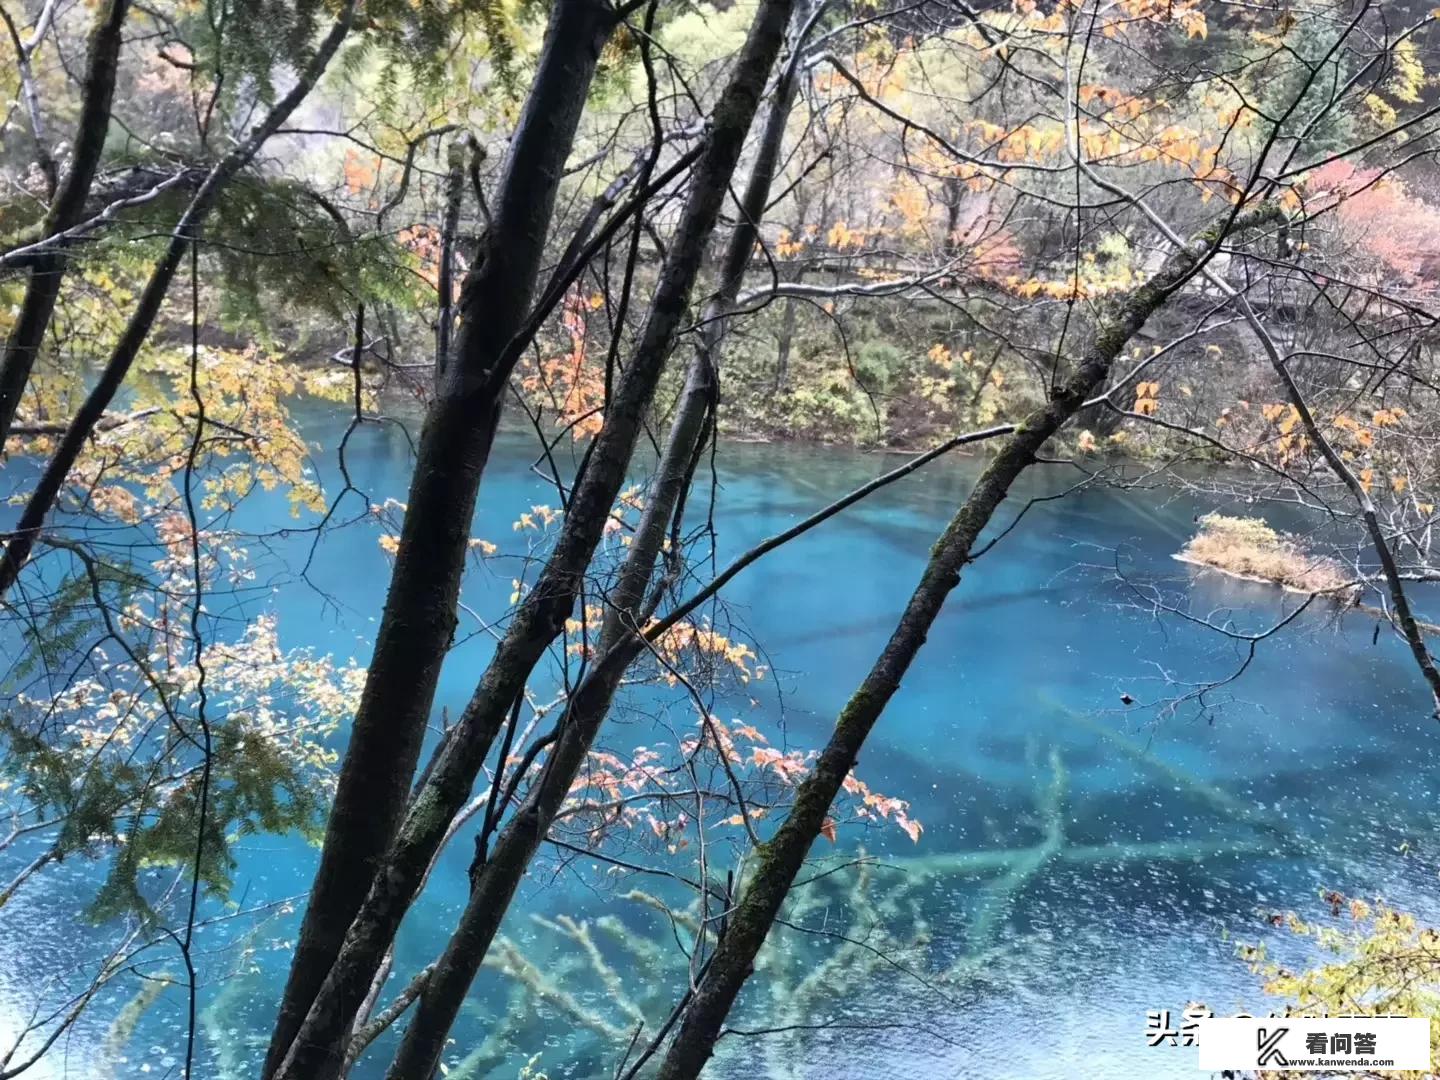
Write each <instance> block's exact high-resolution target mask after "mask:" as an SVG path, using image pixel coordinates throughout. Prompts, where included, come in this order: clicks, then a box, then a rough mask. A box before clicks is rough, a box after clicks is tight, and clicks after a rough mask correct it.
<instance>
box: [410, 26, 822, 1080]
mask: <svg viewBox="0 0 1440 1080" xmlns="http://www.w3.org/2000/svg"><path fill="white" fill-rule="evenodd" d="M788 2H789V0H786V3H787V4H788ZM776 6H777V7H778V6H779V5H776ZM759 18H760V19H762V20H764V21H766V22H770V21H772V20H775V21H777V22H778V20H779V19H780V18H781V15H780V13H779V12H775V13H773V14H772V13H767V12H763V11H762V13H761V15H760V16H759ZM766 34H767V36H768V34H769V31H767V32H766ZM752 43H753V44H755V45H756V47H757V48H760V47H763V48H765V49H767V50H771V53H770V54H771V56H772V57H773V46H771V45H769V44H768V43H764V44H763V45H762V44H761V43H760V42H755V40H754V38H753V37H752ZM767 67H768V65H767ZM751 77H752V78H759V79H761V80H763V79H764V72H763V71H759V70H757V71H756V72H755V74H754V75H752V76H751ZM795 81H796V80H795V68H794V66H791V67H790V68H789V69H788V70H787V71H786V72H785V74H784V76H783V77H782V78H781V80H780V83H779V85H778V86H777V87H776V89H775V91H774V93H773V94H772V95H771V99H770V100H771V106H770V115H769V120H768V121H767V123H766V126H765V132H764V135H763V137H762V140H761V144H760V147H759V149H758V151H757V154H756V159H755V163H754V166H753V168H752V170H751V175H750V180H749V183H748V185H747V187H746V191H745V195H744V198H743V200H742V202H741V209H740V215H739V221H738V222H737V224H736V226H735V228H734V230H733V231H732V233H731V236H730V241H729V244H728V246H727V248H726V252H725V256H724V259H723V262H722V266H721V273H720V281H719V288H718V289H717V292H716V295H715V296H714V297H713V298H712V300H711V301H710V303H709V304H708V305H707V306H706V312H705V319H704V322H705V326H704V329H703V331H702V333H701V340H700V343H699V345H698V347H697V348H696V351H695V356H694V358H693V360H692V361H691V364H690V368H689V371H688V373H687V377H686V383H685V389H684V391H683V393H682V395H681V400H680V403H679V406H678V408H677V410H676V414H675V418H674V420H673V422H672V424H671V428H670V433H669V437H668V439H667V441H666V446H665V451H664V453H663V454H662V456H661V460H660V463H659V466H658V468H657V470H656V476H655V479H654V481H653V483H652V484H651V487H650V491H649V495H648V498H647V500H646V505H645V510H644V512H643V514H642V516H641V519H640V523H639V526H638V527H637V528H636V531H635V533H634V535H633V536H632V538H631V544H630V549H629V552H628V553H627V556H626V559H625V563H624V565H623V567H622V568H621V571H620V577H619V581H618V583H617V586H616V588H615V589H614V591H613V592H612V595H611V596H610V597H609V610H608V612H607V615H606V618H605V621H604V625H603V628H602V630H601V635H600V642H599V653H600V655H601V656H606V655H607V654H610V653H612V652H614V653H616V654H618V655H612V656H609V657H608V659H607V661H606V662H605V663H602V664H598V665H596V666H595V667H594V668H593V669H592V670H591V673H590V675H589V676H588V677H587V678H586V680H585V681H584V683H583V684H582V685H581V687H580V689H579V690H578V691H577V692H576V694H575V695H574V696H573V697H572V698H571V700H570V702H569V704H568V706H567V708H566V711H565V713H564V715H563V716H562V717H561V719H560V722H559V724H558V731H559V732H560V736H559V739H558V740H557V743H556V745H555V747H554V749H553V750H552V751H551V752H550V755H549V757H548V758H547V760H546V763H545V766H544V769H543V771H542V773H541V776H540V778H539V780H538V781H537V782H536V784H535V785H534V787H533V789H532V791H531V792H530V794H529V795H528V796H527V798H526V800H525V803H524V805H522V806H521V808H520V809H519V811H518V812H517V813H516V815H515V816H514V817H513V818H512V819H511V820H510V822H509V824H507V825H506V827H505V829H504V830H503V831H502V832H501V834H500V837H499V840H498V841H497V843H496V845H495V850H494V852H493V854H491V855H490V856H489V857H488V858H487V859H486V860H485V861H484V862H483V864H480V865H477V866H475V867H472V869H471V894H470V901H469V903H468V904H467V905H466V908H465V910H464V912H463V913H462V915H461V918H460V923H459V926H458V927H457V928H456V932H455V934H454V936H453V937H452V938H451V940H450V943H449V945H448V946H447V948H446V950H445V952H444V954H443V955H442V956H441V957H440V959H439V961H437V963H436V967H435V969H434V971H433V972H432V977H431V980H430V981H429V982H428V983H427V986H426V990H425V993H423V994H422V995H421V1003H420V1008H419V1012H418V1015H417V1016H416V1018H415V1020H414V1021H413V1022H412V1023H411V1025H410V1027H409V1029H408V1030H407V1032H406V1036H405V1039H404V1041H403V1043H402V1045H401V1048H400V1051H399V1053H398V1054H397V1056H396V1058H395V1061H394V1064H393V1065H392V1066H391V1070H390V1073H389V1076H390V1077H391V1080H399V1078H401V1077H409V1076H418V1075H425V1074H426V1070H427V1068H431V1067H433V1065H434V1063H435V1062H437V1061H438V1060H439V1055H440V1052H441V1050H442V1049H443V1046H444V1040H445V1037H446V1035H447V1033H448V1032H449V1029H450V1026H451V1025H452V1024H453V1023H454V1018H455V1015H456V1013H457V1012H458V1009H459V1005H460V1002H461V1001H462V1000H463V998H464V996H465V994H466V992H467V991H468V989H469V987H470V984H471V982H472V981H473V980H474V978H475V974H476V972H477V971H478V970H479V968H480V965H481V963H482V962H483V960H484V958H485V955H486V953H487V952H488V950H489V947H490V945H491V943H492V942H493V941H494V939H495V935H496V933H497V932H498V931H499V928H500V924H501V922H502V921H503V920H504V918H505V915H506V912H507V911H508V909H509V906H510V902H511V900H512V899H513V898H514V896H515V891H516V889H517V888H518V887H519V885H520V882H521V880H522V879H523V878H524V876H525V873H526V871H527V870H528V868H529V866H530V862H531V860H532V859H533V858H534V856H535V852H536V850H537V849H538V848H539V846H540V843H541V841H542V840H543V839H544V838H545V836H546V834H547V833H548V832H549V830H550V827H551V825H552V824H553V823H554V821H555V817H556V815H557V814H558V813H559V811H560V808H561V806H562V805H563V803H564V801H565V799H566V797H567V795H568V794H569V792H570V791H571V789H572V787H573V785H574V783H575V779H576V777H577V776H579V774H580V771H581V769H582V767H583V766H584V763H585V761H586V760H587V756H588V754H589V751H590V748H591V746H592V745H593V744H594V741H595V738H596V736H597V734H598V733H599V730H600V727H601V724H602V723H603V721H604V718H605V716H606V715H607V714H608V712H609V710H610V706H611V704H612V703H613V701H614V697H615V693H616V691H617V690H618V689H619V686H620V680H621V677H622V675H623V674H624V672H625V669H626V668H627V667H628V666H629V664H630V663H631V662H633V661H634V659H635V658H636V657H637V656H638V655H639V654H640V653H641V652H642V651H643V649H644V647H645V646H644V644H643V642H642V641H641V640H640V639H639V637H638V635H636V634H635V633H633V632H632V631H633V629H634V628H636V627H638V626H639V625H640V624H641V623H642V622H643V621H644V616H645V614H646V612H645V610H644V607H645V595H646V591H647V589H648V587H649V586H650V583H651V581H652V579H653V577H654V573H655V566H656V562H657V560H658V558H659V555H660V551H661V548H662V546H663V543H664V539H665V534H666V528H667V526H668V525H669V524H670V522H671V519H672V517H673V516H674V514H675V512H676V507H677V506H678V505H679V503H680V499H681V496H682V494H683V492H684V491H685V489H686V487H687V486H688V484H689V481H690V477H691V476H692V475H693V471H694V469H693V466H694V462H695V456H696V453H697V451H698V450H699V448H700V445H701V441H702V438H703V433H704V432H705V430H706V429H707V425H706V418H707V416H710V415H712V410H713V407H714V403H715V394H716V389H717V386H716V376H717V366H718V361H719V359H720V351H721V344H722V338H723V335H724V324H725V316H726V315H728V314H729V312H730V310H731V309H732V307H733V305H734V302H735V297H736V294H737V293H738V291H739V287H740V283H741V280H742V279H743V277H744V274H745V267H746V264H747V263H748V261H749V258H750V253H751V252H752V251H753V249H754V247H755V239H756V232H757V226H758V224H759V220H760V218H761V216H762V215H763V214H764V211H765V204H766V201H767V200H768V198H769V194H770V187H771V182H772V180H773V178H774V174H775V168H776V163H777V161H778V159H779V152H780V145H781V142H782V140H783V138H784V134H785V126H786V120H787V118H788V117H789V114H790V107H791V103H792V101H793V97H794V87H795ZM740 135H741V137H743V131H742V132H740ZM732 167H733V164H732ZM697 182H698V181H697ZM722 183H723V182H722Z"/></svg>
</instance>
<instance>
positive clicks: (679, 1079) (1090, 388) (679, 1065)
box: [658, 203, 1284, 1080]
mask: <svg viewBox="0 0 1440 1080" xmlns="http://www.w3.org/2000/svg"><path fill="white" fill-rule="evenodd" d="M1283 221H1284V213H1283V211H1282V210H1281V209H1280V208H1279V207H1278V206H1277V205H1275V204H1271V203H1262V204H1261V205H1259V206H1258V207H1254V208H1252V209H1249V210H1245V211H1242V212H1239V213H1236V214H1232V215H1231V217H1230V219H1229V220H1227V221H1226V222H1224V223H1222V224H1221V225H1219V226H1217V227H1216V228H1214V229H1212V230H1209V231H1207V232H1205V233H1202V234H1201V235H1200V236H1199V237H1197V238H1196V239H1195V240H1194V241H1192V242H1191V243H1189V244H1187V245H1184V246H1182V248H1181V249H1180V250H1178V251H1176V252H1173V253H1172V254H1171V255H1170V256H1169V257H1168V258H1167V259H1166V261H1165V264H1164V265H1163V266H1162V267H1161V269H1160V271H1159V272H1158V273H1157V274H1156V275H1155V276H1154V277H1153V278H1151V279H1150V280H1149V281H1147V282H1146V283H1145V284H1144V285H1142V286H1140V287H1139V288H1137V289H1135V290H1134V291H1133V292H1131V293H1130V294H1129V295H1128V296H1126V297H1125V298H1124V299H1123V300H1122V301H1120V302H1119V303H1118V304H1117V305H1116V306H1115V307H1114V308H1112V309H1111V311H1110V313H1109V314H1108V315H1107V316H1105V317H1103V318H1102V321H1101V322H1100V324H1099V325H1098V326H1097V327H1096V329H1095V331H1094V333H1093V336H1092V338H1091V341H1090V344H1089V346H1088V347H1087V348H1086V350H1085V352H1084V354H1083V356H1082V357H1081V359H1080V361H1079V363H1078V365H1077V366H1076V368H1075V370H1074V371H1073V372H1072V373H1071V375H1070V376H1069V377H1068V378H1067V379H1066V380H1065V381H1064V382H1063V383H1062V384H1061V385H1060V386H1059V387H1057V389H1056V390H1055V392H1054V393H1053V395H1052V396H1051V398H1050V400H1049V401H1048V402H1046V403H1045V404H1044V405H1043V406H1041V407H1040V408H1038V409H1036V410H1035V411H1034V412H1032V413H1031V414H1030V415H1029V416H1027V417H1026V418H1025V420H1024V421H1023V422H1022V423H1021V424H1020V425H1019V426H1018V427H1017V428H1016V431H1015V433H1014V434H1013V435H1011V436H1010V437H1009V438H1007V439H1006V440H1005V442H1004V443H1003V444H1002V445H1001V447H1000V448H999V449H998V451H997V452H996V455H995V457H994V458H993V459H992V460H991V462H990V464H989V465H987V466H986V468H985V470H984V472H982V473H981V475H980V478H979V480H978V481H976V484H975V487H974V489H973V490H972V491H971V493H970V496H969V497H968V498H967V499H966V500H965V502H964V503H963V504H962V505H961V507H960V509H959V510H958V512H957V513H956V514H955V516H954V518H952V519H951V522H950V524H949V526H948V527H947V528H946V529H945V532H944V533H943V534H942V535H941V537H940V539H939V540H938V541H937V542H936V544H935V547H934V549H933V550H932V554H931V557H930V561H929V563H928V564H927V565H926V567H925V571H924V573H923V575H922V576H921V579H920V583H919V585H918V586H917V587H916V589H915V591H914V593H913V594H912V595H911V597H910V600H909V602H908V603H907V604H906V607H905V611H904V613H903V614H902V615H901V617H900V621H899V624H898V625H897V626H896V628H895V631H894V633H893V634H892V635H891V637H890V640H889V641H888V642H887V643H886V645H885V648H884V650H883V651H882V652H881V654H880V656H879V657H878V658H877V660H876V662H875V664H874V666H873V667H872V668H871V669H870V672H869V674H868V675H867V676H866V677H865V679H864V681H863V682H862V683H861V684H860V686H859V688H858V689H857V690H856V691H855V693H854V694H853V695H852V697H851V698H850V700H849V702H848V703H847V704H846V706H845V708H844V709H843V710H842V711H841V713H840V716H839V717H838V718H837V720H836V722H835V727H834V730H833V732H832V733H831V736H830V739H829V741H828V742H827V743H826V745H825V748H824V749H823V750H822V751H821V754H820V757H819V759H818V760H817V761H816V763H815V767H814V770H813V771H812V772H811V774H810V775H809V776H808V777H806V779H805V780H804V781H803V782H802V783H801V784H800V786H799V788H798V789H797V791H796V795H795V801H794V804H793V806H792V808H791V810H790V813H789V814H787V815H786V817H785V820H784V821H783V822H782V823H781V825H780V827H779V829H778V830H777V831H776V833H775V835H774V836H773V837H771V839H769V840H767V841H766V842H765V843H763V844H761V845H760V847H759V849H758V851H757V852H756V854H755V857H754V863H753V868H752V869H751V871H750V873H749V875H748V877H747V880H746V882H745V886H744V889H743V892H742V894H741V897H740V900H739V902H738V903H737V905H736V906H735V908H734V910H733V911H731V912H729V913H728V915H727V921H726V927H725V932H724V934H723V935H722V936H721V937H720V940H719V941H718V943H717V944H716V946H715V951H714V953H713V954H712V956H711V957H710V960H709V963H708V966H707V968H706V970H705V974H704V976H703V978H701V979H700V980H699V981H698V984H697V986H696V987H695V991H694V994H693V996H692V998H691V1001H690V1004H689V1006H688V1008H687V1009H686V1010H685V1015H684V1018H683V1020H682V1021H681V1024H680V1028H679V1030H678V1032H677V1033H676V1035H675V1038H674V1041H673V1042H672V1043H671V1044H670V1047H669V1049H668V1051H667V1053H666V1056H665V1059H664V1062H663V1064H662V1065H661V1068H660V1072H659V1074H658V1075H659V1076H660V1077H661V1078H662V1080H693V1078H694V1077H697V1076H699V1074H700V1070H701V1069H702V1068H704V1066H705V1063H706V1062H707V1061H709V1060H710V1057H711V1055H712V1054H713V1053H714V1051H715V1043H716V1040H717V1039H719V1037H720V1032H721V1028H722V1026H723V1024H724V1023H725V1019H726V1017H727V1016H729V1014H730V1010H731V1008H732V1007H733V1005H734V1003H735V999H736V997H737V996H738V995H739V993H740V989H741V987H742V986H744V984H745V981H746V980H747V979H748V978H749V977H750V975H751V973H752V972H753V971H754V968H755V958H756V956H757V954H758V953H759V952H760V948H761V946H762V945H763V944H764V943H765V939H766V937H767V936H768V934H769V932H770V928H771V927H772V926H773V925H774V923H775V920H776V918H777V917H778V915H779V914H780V909H781V906H782V905H783V904H784V902H785V898H786V896H788V894H789V892H790V888H791V886H792V885H793V884H794V882H795V879H796V877H797V875H798V874H799V872H800V868H801V866H802V865H804V862H805V859H806V856H807V855H808V854H809V851H810V847H811V845H812V844H813V843H814V842H815V840H816V839H817V838H818V837H819V836H820V835H821V830H822V829H823V827H824V823H825V819H826V817H827V815H828V814H829V812H830V807H831V804H832V803H833V802H834V801H835V798H836V796H837V795H838V794H839V793H840V790H841V787H842V785H843V784H844V782H845V778H846V777H847V776H848V775H849V774H850V771H851V770H852V769H853V768H854V767H855V762H856V761H857V760H858V758H859V755H860V750H861V748H862V747H863V746H864V744H865V740H866V738H867V737H868V736H869V734H870V731H871V730H872V729H873V728H874V726H875V724H876V722H877V721H878V720H879V719H880V716H881V714H882V713H883V712H884V710H885V707H886V706H887V705H888V704H889V702H890V699H891V698H892V697H893V696H894V695H895V692H896V691H897V690H898V689H899V688H900V680H901V679H902V678H903V676H904V674H905V672H906V671H907V670H908V669H909V667H910V664H911V663H912V662H913V661H914V659H915V657H916V655H917V654H918V653H919V651H920V649H921V647H922V646H923V645H924V643H925V638H926V636H927V635H928V633H929V631H930V627H931V626H932V625H933V624H934V622H935V619H936V618H937V617H938V616H939V614H940V610H941V608H942V607H943V605H944V603H945V599H946V598H947V597H948V596H949V594H950V592H951V590H953V589H954V588H955V586H956V585H958V584H959V583H960V574H961V571H962V570H963V569H964V567H965V566H966V564H968V563H969V562H970V561H971V559H972V557H973V553H974V550H975V544H976V542H977V540H978V539H979V536H980V533H981V532H982V531H983V530H984V529H985V527H986V526H987V525H989V523H990V520H991V519H992V517H993V516H994V514H995V511H996V510H997V509H999V507H1000V504H1001V503H1003V502H1004V501H1005V499H1006V497H1007V496H1008V495H1009V492H1010V488H1011V487H1012V486H1013V485H1014V483H1015V481H1016V480H1017V479H1018V478H1019V477H1020V475H1021V474H1022V473H1023V472H1024V471H1025V470H1026V469H1027V468H1029V467H1030V465H1032V464H1033V463H1034V461H1035V458H1036V455H1037V454H1038V453H1039V452H1040V450H1041V448H1042V447H1044V445H1045V444H1046V443H1047V442H1048V441H1049V440H1050V438H1051V436H1053V435H1054V434H1055V433H1056V432H1057V431H1059V430H1060V428H1061V427H1062V426H1063V425H1064V424H1065V423H1066V421H1068V420H1069V419H1070V418H1071V417H1072V416H1074V415H1075V413H1077V412H1078V411H1080V409H1081V408H1082V407H1083V406H1084V404H1085V402H1086V400H1087V398H1089V396H1090V395H1091V394H1092V393H1094V392H1095V390H1096V389H1097V388H1098V387H1099V386H1101V385H1102V384H1103V383H1104V381H1105V379H1106V377H1107V376H1108V375H1109V373H1110V369H1111V367H1112V365H1113V364H1114V363H1115V361H1116V360H1117V359H1118V358H1119V356H1120V355H1121V353H1122V352H1123V351H1124V349H1125V348H1126V346H1127V345H1128V344H1129V342H1130V339H1131V338H1132V337H1133V336H1134V335H1135V334H1136V332H1138V331H1139V330H1140V328H1141V327H1142V326H1144V325H1145V322H1146V320H1148V319H1149V318H1150V316H1151V315H1153V314H1154V313H1155V312H1156V311H1158V310H1159V309H1160V308H1161V307H1162V306H1163V305H1164V303H1165V301H1166V299H1167V298H1168V297H1169V296H1170V295H1171V294H1173V293H1175V292H1177V291H1178V290H1179V289H1180V288H1182V287H1183V286H1184V285H1185V283H1186V282H1188V281H1189V280H1190V279H1191V278H1192V277H1193V276H1194V275H1195V274H1196V273H1197V272H1198V271H1199V270H1200V269H1201V268H1202V267H1203V266H1204V264H1205V263H1206V262H1207V261H1208V260H1209V259H1210V258H1212V257H1213V256H1214V254H1215V252H1216V251H1217V250H1218V249H1219V246H1220V244H1221V243H1222V241H1225V240H1227V239H1231V240H1233V239H1234V237H1235V235H1236V234H1238V233H1241V232H1244V231H1247V230H1252V229H1256V228H1260V227H1263V226H1265V225H1278V224H1281V223H1283Z"/></svg>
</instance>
